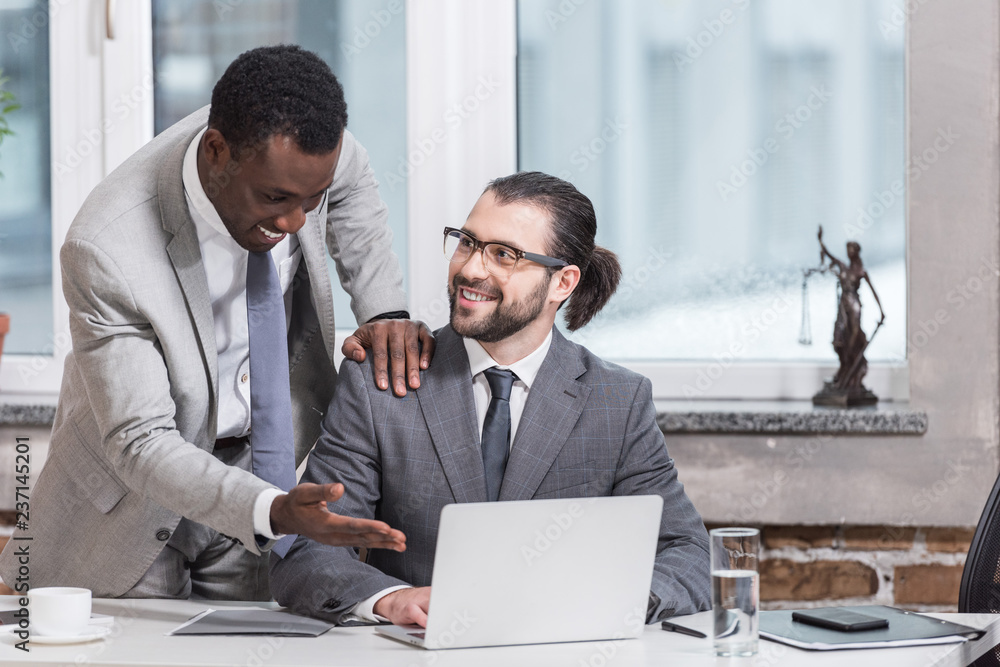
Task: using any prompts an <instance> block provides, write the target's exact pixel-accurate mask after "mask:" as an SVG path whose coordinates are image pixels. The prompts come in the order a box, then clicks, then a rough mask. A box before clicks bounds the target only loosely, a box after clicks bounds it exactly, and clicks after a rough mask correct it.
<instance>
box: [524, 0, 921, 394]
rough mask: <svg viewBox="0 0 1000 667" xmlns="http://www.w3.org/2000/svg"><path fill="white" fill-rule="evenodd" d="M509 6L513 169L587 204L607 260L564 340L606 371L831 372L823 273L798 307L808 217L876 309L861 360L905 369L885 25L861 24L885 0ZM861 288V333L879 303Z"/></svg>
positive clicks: (893, 66)
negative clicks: (604, 279)
mask: <svg viewBox="0 0 1000 667" xmlns="http://www.w3.org/2000/svg"><path fill="white" fill-rule="evenodd" d="M517 9H518V23H517V40H518V69H517V74H518V85H517V96H518V97H517V104H518V166H519V168H520V169H538V170H541V171H547V172H549V173H554V174H557V175H560V176H562V177H564V178H566V179H568V180H570V181H572V182H573V183H574V184H576V185H577V186H578V187H579V188H580V189H581V191H582V192H584V193H585V194H587V195H588V196H590V197H591V199H592V200H593V201H594V204H595V207H596V209H597V213H598V229H599V234H598V242H599V243H601V244H602V245H605V246H607V247H609V248H611V249H613V250H615V251H616V252H617V253H618V255H619V257H620V259H621V261H622V265H623V283H622V286H621V288H620V290H619V293H618V294H617V295H616V297H615V298H614V299H613V300H612V302H611V303H610V304H609V306H608V307H607V308H606V309H605V311H604V312H603V313H602V314H601V315H600V316H599V318H598V319H597V320H595V322H594V323H593V324H591V325H590V326H588V327H586V328H585V329H584V330H583V331H581V332H579V333H578V334H574V335H573V336H572V337H573V338H575V339H577V340H579V341H581V342H584V343H586V344H587V345H588V347H590V348H591V349H593V350H594V351H595V352H596V353H598V354H600V355H602V356H604V357H607V358H610V359H616V360H619V361H624V362H630V361H631V362H647V363H649V362H669V361H686V362H694V363H695V364H699V363H702V362H711V361H713V360H723V361H724V362H725V363H726V364H730V363H733V362H735V363H737V364H738V363H741V362H802V361H808V362H813V363H816V362H825V363H826V364H828V365H829V364H833V365H835V364H836V355H835V354H834V351H833V349H832V346H831V345H830V342H829V341H830V339H831V337H832V332H833V323H834V320H835V319H836V315H837V307H838V297H837V292H836V289H837V288H836V281H835V279H834V278H833V277H832V276H830V275H814V276H812V277H811V278H810V280H809V283H808V292H807V294H805V296H806V299H807V300H806V303H805V306H804V305H803V291H804V290H803V287H802V282H803V269H806V268H809V267H815V266H816V265H817V264H818V258H819V256H818V249H819V248H818V244H817V239H816V232H817V228H818V227H819V226H820V225H822V227H823V230H824V241H825V242H826V245H827V247H828V248H829V249H830V251H831V252H833V253H834V254H835V255H837V256H838V257H840V258H842V259H844V260H847V258H846V252H845V242H846V241H848V240H857V241H859V242H860V243H861V245H862V253H861V254H862V259H863V260H864V262H865V266H866V267H867V269H868V272H869V274H870V275H871V279H872V283H873V285H874V287H875V289H876V290H878V293H879V297H880V299H881V301H882V304H883V305H884V306H885V309H886V311H887V317H886V321H885V324H884V326H883V327H882V328H881V329H880V330H879V332H878V334H877V335H876V336H875V337H874V338H873V339H872V342H871V346H870V348H869V350H868V351H867V352H866V356H867V357H868V359H869V361H870V362H903V361H905V335H906V302H907V299H906V267H905V239H906V235H905V223H904V215H903V214H904V208H905V205H904V201H905V198H904V193H903V190H902V188H903V183H904V174H903V166H904V165H903V162H904V148H905V147H904V97H903V81H904V62H903V31H902V29H900V28H899V27H898V25H897V26H896V28H895V29H892V30H888V31H885V30H880V29H879V28H878V24H879V20H880V19H881V18H882V15H883V14H885V15H888V14H889V12H890V10H891V7H890V6H889V5H888V3H829V2H823V0H767V1H761V2H750V1H749V0H716V1H713V2H670V3H665V2H659V1H656V0H622V1H621V2H614V3H611V2H588V3H579V4H577V3H558V2H555V1H548V2H538V1H537V0H520V1H519V2H518V5H517ZM861 296H862V301H863V304H864V311H863V318H864V320H863V322H864V329H865V331H866V332H869V333H870V332H872V331H873V329H874V328H875V325H876V322H877V320H878V317H879V311H878V307H877V306H876V304H875V302H874V300H873V299H872V298H871V293H870V292H868V291H867V287H864V288H862V293H861ZM804 309H805V310H806V311H807V314H808V315H809V317H807V318H805V319H804V318H803V310H804ZM800 337H803V338H811V339H812V340H813V341H814V342H813V344H812V345H809V346H806V345H800V344H799V343H798V342H797V341H798V340H799V338H800ZM758 368H759V367H758ZM679 384H680V385H683V384H684V383H683V382H682V383H679ZM680 388H681V387H680V386H678V385H677V384H675V386H674V390H677V389H680ZM815 388H818V386H816V387H815ZM815 388H814V389H813V390H812V391H815ZM668 393H669V392H668ZM677 393H680V394H681V395H684V396H687V395H688V393H686V392H683V391H681V392H677ZM699 393H700V392H693V394H692V395H695V396H697V395H698V394H699ZM800 397H801V398H805V397H806V396H800Z"/></svg>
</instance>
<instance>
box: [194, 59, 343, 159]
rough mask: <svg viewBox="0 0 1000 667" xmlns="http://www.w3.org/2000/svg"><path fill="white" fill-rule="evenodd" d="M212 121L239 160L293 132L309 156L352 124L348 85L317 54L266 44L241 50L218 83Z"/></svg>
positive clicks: (328, 148)
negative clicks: (252, 149)
mask: <svg viewBox="0 0 1000 667" xmlns="http://www.w3.org/2000/svg"><path fill="white" fill-rule="evenodd" d="M208 126H209V127H210V128H212V129H215V130H218V131H219V132H221V133H222V136H223V137H225V139H226V143H227V144H229V150H230V151H231V152H232V153H233V157H234V158H235V159H239V156H240V153H241V152H242V151H243V150H244V149H246V148H249V147H251V146H254V145H258V146H260V145H263V144H265V143H266V142H267V141H268V140H269V139H270V138H271V137H273V136H275V135H283V136H288V137H292V138H293V139H295V143H296V144H297V145H298V147H299V150H301V151H302V152H303V153H306V154H309V155H320V154H323V153H330V152H332V151H333V150H334V149H336V148H337V144H338V143H339V142H340V137H341V135H342V134H343V132H344V128H345V127H346V126H347V103H346V102H345V101H344V89H343V88H342V87H341V85H340V82H339V81H337V77H335V76H334V75H333V72H332V71H331V70H330V67H329V66H328V65H327V64H326V63H325V62H323V61H322V60H321V59H320V57H319V56H317V55H316V54H315V53H312V52H311V51H306V50H305V49H303V48H301V47H299V46H294V45H289V44H285V45H281V46H262V47H260V48H257V49H251V50H250V51H246V52H245V53H243V54H241V55H240V57H239V58H237V59H236V60H234V61H233V62H232V63H231V64H230V65H229V67H228V68H226V72H225V73H224V74H223V75H222V78H221V79H219V81H218V83H216V84H215V88H214V89H213V90H212V108H211V110H210V111H209V112H208Z"/></svg>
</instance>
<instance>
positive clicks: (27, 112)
mask: <svg viewBox="0 0 1000 667" xmlns="http://www.w3.org/2000/svg"><path fill="white" fill-rule="evenodd" d="M11 4H12V3H8V4H7V5H6V6H5V7H4V8H0V34H3V35H4V36H5V38H4V39H3V40H2V43H0V69H2V70H3V76H5V77H8V78H9V79H10V80H9V81H8V82H7V84H6V85H5V86H4V88H5V89H6V90H9V91H11V92H12V93H14V95H15V96H16V97H17V103H18V104H20V105H21V108H20V109H18V110H17V111H14V112H12V113H10V114H9V116H8V117H7V121H8V123H9V125H10V129H11V130H12V131H13V132H14V134H13V136H8V137H7V138H6V139H5V140H4V142H3V145H2V146H0V172H2V174H3V175H2V176H0V285H2V286H3V287H2V289H0V311H3V312H6V313H8V314H9V315H10V316H11V329H10V333H9V334H8V335H7V337H6V339H5V341H4V353H5V354H10V355H21V354H46V353H49V354H50V353H51V349H52V344H53V336H54V325H53V308H52V260H53V257H52V206H51V192H52V187H51V178H50V172H49V164H50V163H49V35H48V31H47V30H46V29H45V25H46V24H47V21H45V22H44V23H43V28H42V29H39V28H38V27H37V26H36V24H35V23H33V21H35V22H41V21H40V19H39V17H40V16H41V17H42V18H47V17H46V14H45V13H44V12H41V11H40V10H39V8H38V6H37V5H35V4H33V3H27V2H25V3H13V4H16V6H14V7H10V5H11ZM25 25H27V27H28V28H29V29H28V30H26V29H25Z"/></svg>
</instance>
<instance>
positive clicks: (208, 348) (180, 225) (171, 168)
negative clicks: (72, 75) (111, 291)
mask: <svg viewBox="0 0 1000 667" xmlns="http://www.w3.org/2000/svg"><path fill="white" fill-rule="evenodd" d="M200 130H201V127H198V128H196V129H195V130H194V131H193V132H192V133H191V134H190V135H189V136H187V137H186V138H185V139H184V140H182V141H180V142H179V143H178V144H177V147H176V148H175V149H174V150H173V151H172V152H171V153H170V155H169V156H168V157H167V159H166V161H165V162H164V164H163V167H162V168H161V169H160V174H159V177H158V180H157V196H158V202H159V205H160V219H161V220H162V221H163V229H164V230H166V231H167V232H169V233H170V234H172V235H173V238H172V239H171V240H170V242H169V243H168V244H167V255H168V256H169V257H170V261H171V262H172V263H173V266H174V273H176V275H177V280H178V282H179V283H180V286H181V291H182V292H183V293H184V299H185V300H186V301H187V306H188V311H189V312H190V313H191V319H192V320H193V321H194V328H195V333H196V335H197V337H198V343H199V346H200V347H201V355H202V359H203V361H204V363H205V368H207V369H208V375H209V380H210V386H209V390H210V395H211V401H210V406H211V407H210V411H209V418H208V424H209V428H210V429H211V430H212V433H210V434H209V436H210V438H209V441H208V442H209V443H210V444H209V448H210V447H211V445H212V444H213V443H214V440H215V432H214V430H215V428H216V425H217V422H218V419H217V417H218V402H219V401H218V387H219V368H218V366H219V362H218V351H217V349H216V345H215V320H214V319H213V317H212V301H211V298H210V297H209V294H208V278H207V277H206V275H205V267H204V264H203V263H202V260H201V248H200V246H199V245H198V234H197V232H196V231H195V226H194V221H193V220H192V219H191V214H190V212H189V211H188V206H187V200H186V199H185V197H184V182H183V180H182V178H181V173H182V168H183V164H184V153H185V151H187V147H188V145H189V144H190V143H191V140H192V139H193V138H194V136H195V134H197V133H198V132H199V131H200Z"/></svg>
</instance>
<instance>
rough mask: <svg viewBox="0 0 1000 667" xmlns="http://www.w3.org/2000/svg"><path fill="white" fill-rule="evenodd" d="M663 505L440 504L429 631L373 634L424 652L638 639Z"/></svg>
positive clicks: (626, 500)
mask: <svg viewBox="0 0 1000 667" xmlns="http://www.w3.org/2000/svg"><path fill="white" fill-rule="evenodd" d="M662 510H663V498H661V497H660V496H616V497H607V498H566V499H552V500H526V501H513V502H490V503H462V504H455V505H446V506H445V507H444V508H443V509H442V510H441V523H440V527H439V530H438V539H437V549H436V552H435V556H434V571H433V573H432V586H431V600H430V611H429V612H428V616H427V628H426V629H424V628H419V627H416V626H405V627H404V626H394V625H380V626H377V627H376V628H375V631H376V632H377V633H379V634H381V635H384V636H386V637H389V638H392V639H397V640H400V641H404V642H406V643H408V644H413V645H414V646H420V647H422V648H426V649H446V648H470V647H477V646H513V645H519V644H546V643H553V642H576V641H596V640H607V639H625V638H634V637H638V636H639V635H641V634H642V630H643V628H644V626H645V623H646V607H647V605H648V602H649V585H650V582H651V581H652V578H653V559H654V557H655V556H656V545H657V540H658V537H659V532H660V516H661V513H662Z"/></svg>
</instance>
